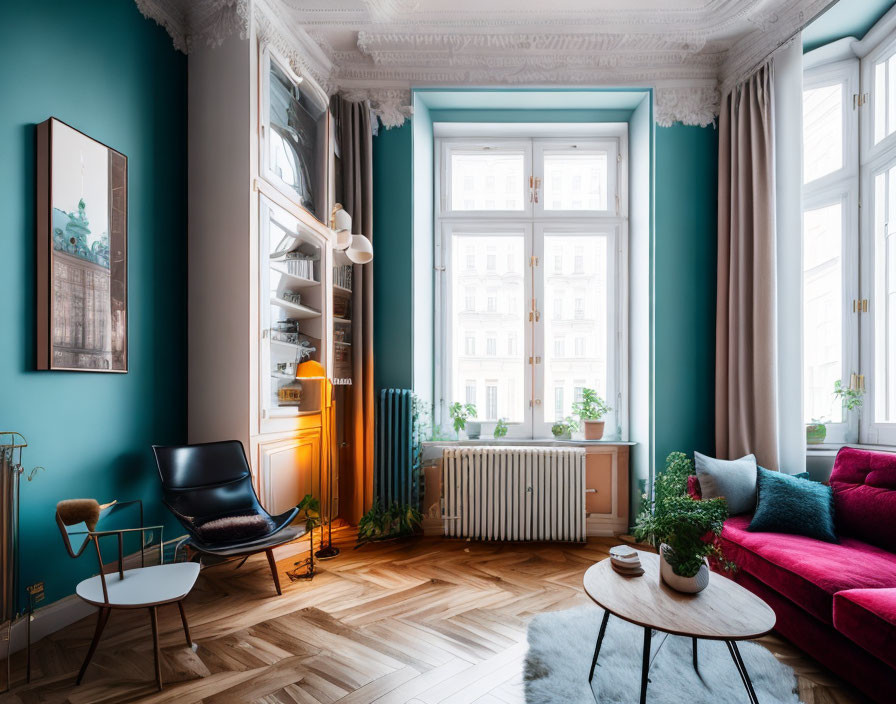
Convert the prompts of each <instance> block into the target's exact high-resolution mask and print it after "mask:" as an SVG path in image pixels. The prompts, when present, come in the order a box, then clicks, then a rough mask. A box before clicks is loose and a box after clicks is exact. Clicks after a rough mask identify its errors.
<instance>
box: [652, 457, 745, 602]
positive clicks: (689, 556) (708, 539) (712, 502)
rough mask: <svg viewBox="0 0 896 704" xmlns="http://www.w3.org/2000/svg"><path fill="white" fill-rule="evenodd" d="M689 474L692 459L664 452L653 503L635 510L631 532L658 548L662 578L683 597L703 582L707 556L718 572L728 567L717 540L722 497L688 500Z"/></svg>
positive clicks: (722, 516) (723, 508)
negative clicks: (661, 470)
mask: <svg viewBox="0 0 896 704" xmlns="http://www.w3.org/2000/svg"><path fill="white" fill-rule="evenodd" d="M693 473H694V461H693V460H691V459H689V458H688V457H687V456H686V455H685V454H684V453H681V452H673V453H672V454H670V455H669V456H668V457H667V458H666V469H665V471H664V472H663V473H662V474H660V475H659V476H658V477H657V478H656V481H655V482H654V500H653V504H652V505H650V504H647V505H646V506H645V507H644V508H643V509H642V510H641V513H640V514H639V515H638V520H637V522H636V524H635V531H634V535H635V538H636V539H637V540H642V541H644V540H649V541H651V542H652V543H653V544H654V545H656V546H657V547H658V548H659V553H660V576H661V578H662V580H663V581H664V582H666V584H668V585H669V586H670V587H672V588H673V589H675V590H677V591H680V592H685V593H689V594H694V593H696V592H699V591H701V590H703V589H705V588H706V586H707V585H708V584H709V564H708V560H707V558H713V559H714V560H715V561H716V564H719V565H720V566H721V567H722V568H723V569H726V570H727V569H732V568H733V566H732V565H731V563H729V562H728V561H727V560H725V558H724V556H723V555H722V552H721V549H720V548H719V545H718V542H717V540H718V537H719V536H720V535H721V534H722V525H723V523H724V522H725V519H726V518H727V517H728V504H727V502H726V501H725V499H723V498H718V499H703V500H698V499H693V498H691V497H690V496H689V495H688V493H687V486H688V477H689V476H690V475H691V474H693Z"/></svg>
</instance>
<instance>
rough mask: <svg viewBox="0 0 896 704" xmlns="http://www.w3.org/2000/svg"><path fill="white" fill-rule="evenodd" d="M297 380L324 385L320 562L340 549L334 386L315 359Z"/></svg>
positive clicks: (301, 369)
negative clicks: (337, 543)
mask: <svg viewBox="0 0 896 704" xmlns="http://www.w3.org/2000/svg"><path fill="white" fill-rule="evenodd" d="M296 379H300V380H302V381H320V382H321V383H322V384H323V385H324V394H323V408H322V409H321V411H322V413H321V429H322V431H323V436H324V438H323V440H324V447H325V448H326V452H327V502H326V506H327V543H326V545H321V548H320V550H318V551H317V552H316V553H314V556H315V557H316V558H317V559H318V560H329V559H331V558H334V557H336V556H337V555H338V554H339V548H337V547H335V546H334V545H333V384H332V383H331V382H330V380H329V378H327V370H326V369H324V367H323V365H322V364H321V363H320V362H318V361H316V360H314V359H309V360H308V361H306V362H302V363H301V364H300V365H299V366H298V368H297V369H296ZM321 465H322V463H318V485H319V486H320V485H322V484H323V470H322V469H321ZM321 493H323V492H321ZM321 542H323V541H321Z"/></svg>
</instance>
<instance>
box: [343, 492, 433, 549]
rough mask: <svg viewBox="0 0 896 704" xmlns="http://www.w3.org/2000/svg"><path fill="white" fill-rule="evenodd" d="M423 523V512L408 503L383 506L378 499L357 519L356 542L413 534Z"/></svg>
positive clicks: (361, 542) (363, 542)
mask: <svg viewBox="0 0 896 704" xmlns="http://www.w3.org/2000/svg"><path fill="white" fill-rule="evenodd" d="M422 524H423V514H421V513H420V511H418V510H417V509H416V508H415V507H413V506H411V505H409V504H400V503H397V502H396V503H393V504H392V505H391V506H389V507H385V506H383V505H382V503H380V502H379V501H377V502H375V503H374V504H373V506H372V507H371V509H370V510H369V511H368V512H367V513H365V514H364V515H363V516H361V520H360V521H358V544H357V546H356V547H361V546H362V545H364V544H366V543H370V542H375V541H381V540H394V539H396V538H401V537H404V536H408V535H414V534H416V533H417V532H418V530H419V529H420V527H421V525H422Z"/></svg>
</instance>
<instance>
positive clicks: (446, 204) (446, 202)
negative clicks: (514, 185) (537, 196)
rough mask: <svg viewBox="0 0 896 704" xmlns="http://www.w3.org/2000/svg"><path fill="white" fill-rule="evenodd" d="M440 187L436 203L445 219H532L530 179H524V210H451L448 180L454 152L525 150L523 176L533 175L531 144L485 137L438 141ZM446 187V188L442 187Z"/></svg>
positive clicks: (439, 212) (519, 140)
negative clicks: (447, 217) (528, 180)
mask: <svg viewBox="0 0 896 704" xmlns="http://www.w3.org/2000/svg"><path fill="white" fill-rule="evenodd" d="M438 142H439V145H438V151H437V153H438V155H439V160H438V163H439V166H438V171H439V175H438V179H437V181H438V186H437V188H438V189H439V190H437V194H438V195H439V197H438V198H437V200H436V204H437V205H436V209H437V213H438V214H441V215H442V217H445V216H450V217H453V218H468V219H471V220H498V219H500V220H510V219H513V218H531V217H532V205H533V203H532V201H531V200H530V199H529V188H528V186H527V183H526V181H527V179H526V178H524V179H523V193H522V194H521V196H522V198H523V209H522V210H452V209H451V197H452V193H451V179H450V178H449V168H450V164H451V154H452V153H454V152H463V153H470V152H486V151H492V152H497V151H502V150H506V151H510V150H514V151H517V150H522V152H523V173H524V174H530V173H532V143H531V141H530V140H522V139H500V138H491V137H488V138H484V139H465V138H453V139H452V138H447V139H440V140H438ZM442 185H444V188H442V187H441V186H442Z"/></svg>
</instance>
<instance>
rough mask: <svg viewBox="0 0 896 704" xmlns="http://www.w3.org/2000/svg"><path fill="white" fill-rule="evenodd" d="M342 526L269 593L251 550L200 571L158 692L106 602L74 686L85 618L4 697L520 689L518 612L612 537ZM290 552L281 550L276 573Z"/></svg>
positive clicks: (40, 653) (811, 687) (135, 628)
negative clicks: (470, 535) (361, 531)
mask: <svg viewBox="0 0 896 704" xmlns="http://www.w3.org/2000/svg"><path fill="white" fill-rule="evenodd" d="M352 538H353V536H352V534H351V533H350V532H349V531H348V530H345V531H340V532H339V534H338V540H337V544H339V545H340V547H342V554H341V555H340V556H339V557H338V558H336V559H335V560H332V561H329V562H327V563H324V564H322V565H321V572H320V574H319V575H318V576H317V577H316V578H315V579H314V581H313V582H310V583H306V582H295V583H291V582H290V581H289V580H288V579H287V578H286V577H285V575H284V576H283V577H282V579H283V583H284V595H283V596H282V597H277V596H276V595H274V591H273V586H272V583H271V578H270V573H269V571H268V566H267V562H266V560H265V558H264V555H261V556H257V557H253V558H252V559H250V560H249V562H248V563H247V564H246V565H244V566H243V567H242V568H241V569H240V570H238V571H234V569H233V567H234V565H233V563H230V564H225V565H218V566H214V567H211V568H208V569H206V570H204V571H203V572H202V573H201V575H200V577H199V581H198V582H197V585H196V588H195V589H194V591H193V593H192V594H191V595H190V597H189V598H188V599H187V601H186V608H187V613H188V616H189V619H190V626H191V630H192V636H193V640H194V641H195V642H196V643H197V644H198V649H197V650H196V652H193V651H192V650H190V649H189V648H187V647H186V645H185V643H184V636H183V631H182V630H181V625H180V619H179V616H178V613H177V609H176V607H174V606H169V607H165V608H164V609H163V610H162V611H161V613H160V628H161V634H162V635H161V638H162V653H163V660H164V663H163V666H162V674H163V677H164V680H165V689H164V691H162V692H156V691H155V687H154V685H153V669H152V667H153V665H152V662H153V658H152V646H151V637H150V629H149V619H148V615H147V613H146V612H145V611H140V612H133V613H125V612H115V613H114V614H113V615H112V618H111V620H110V622H109V625H108V626H107V628H106V631H105V634H104V638H103V640H102V642H101V643H100V647H99V650H98V651H97V654H96V656H95V657H94V660H93V662H92V663H91V666H90V669H89V670H88V672H87V675H86V677H85V680H84V683H83V684H82V685H81V686H80V687H75V686H74V678H75V675H76V673H77V671H78V668H79V666H80V664H81V660H82V658H83V657H84V654H85V652H86V649H87V645H88V643H89V641H90V638H91V636H92V634H93V628H94V619H93V617H91V618H88V619H84V620H82V621H80V622H78V623H76V624H73V625H72V626H70V627H68V628H66V629H63V630H62V631H60V632H58V633H56V634H54V635H52V636H50V637H48V638H45V639H43V640H42V641H41V642H40V643H39V644H37V645H36V646H35V649H34V655H35V658H34V668H35V669H34V680H33V683H32V684H31V685H20V686H18V687H16V688H15V689H14V690H13V692H12V693H11V694H10V695H7V696H6V698H5V701H10V702H16V703H21V704H35V703H37V702H54V703H55V702H72V704H86V703H88V702H103V703H107V704H119V703H121V702H137V701H139V702H177V703H178V704H189V703H190V702H203V703H204V704H244V703H246V702H264V703H266V704H281V703H282V704H316V703H318V702H323V703H326V704H329V703H331V702H340V703H341V704H368V703H372V702H377V704H400V703H403V702H408V703H413V704H460V703H462V702H477V703H479V704H514V703H516V702H523V700H524V697H523V687H522V679H521V668H522V661H523V656H524V654H525V651H526V624H527V622H528V620H529V619H530V618H531V617H532V616H533V615H534V614H537V613H539V612H542V611H548V610H556V609H565V608H569V607H571V606H574V605H577V604H581V603H588V601H589V600H588V598H587V597H586V596H585V595H584V593H583V591H582V575H583V573H584V572H585V570H586V569H587V567H588V566H589V565H591V564H592V563H593V562H594V561H595V560H600V559H602V558H604V557H606V555H607V552H606V551H607V550H608V549H609V547H611V546H612V545H614V544H616V543H617V542H618V540H613V539H592V540H589V541H588V544H587V545H583V546H559V545H542V544H504V545H502V544H483V543H467V542H463V541H449V540H443V539H433V538H425V539H418V540H412V541H406V542H395V543H385V544H380V545H376V546H366V547H364V548H361V549H359V550H353V549H352V544H353V542H352ZM294 560H295V558H293V559H290V560H289V561H286V560H284V561H283V562H281V563H280V564H279V567H280V569H281V573H284V572H285V571H286V570H288V569H291V568H292V563H293V562H294ZM763 642H764V644H765V645H766V646H767V647H769V648H770V649H771V650H772V651H773V652H774V653H775V654H776V655H777V656H778V657H779V658H780V659H782V660H784V661H786V662H787V663H788V664H789V665H791V666H792V667H793V668H794V669H795V670H796V671H797V673H798V674H799V676H800V689H801V692H800V694H801V698H802V699H803V701H805V702H807V704H846V703H851V702H860V701H862V700H861V699H860V698H859V697H858V696H857V695H856V694H854V693H853V692H852V691H851V690H849V689H847V688H846V687H845V686H844V685H842V684H840V683H838V682H837V681H835V680H834V679H833V678H831V677H830V676H829V675H827V674H826V673H825V672H824V671H822V670H821V669H820V667H819V666H818V665H816V664H815V663H814V662H813V661H811V660H810V659H808V658H807V657H806V656H804V655H801V654H800V653H799V651H797V650H796V649H794V648H793V647H791V646H789V645H788V644H786V643H785V642H783V641H781V640H780V639H777V638H774V637H769V638H766V639H764V641H763ZM582 647H587V648H589V649H590V648H592V647H593V644H592V643H587V644H583V646H582ZM21 676H22V672H21V669H20V668H19V678H20V679H21ZM0 700H4V697H3V696H0ZM558 704H559V703H558Z"/></svg>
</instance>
